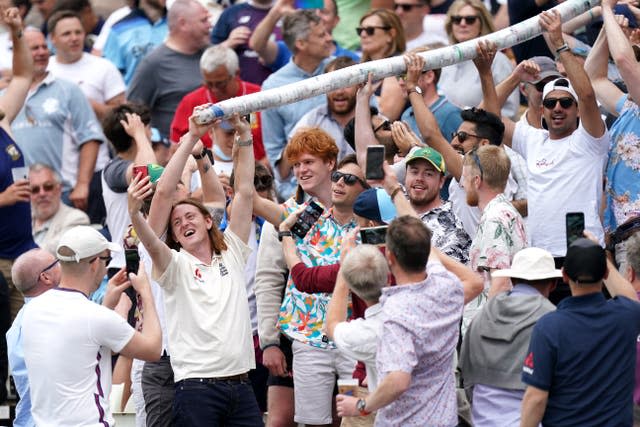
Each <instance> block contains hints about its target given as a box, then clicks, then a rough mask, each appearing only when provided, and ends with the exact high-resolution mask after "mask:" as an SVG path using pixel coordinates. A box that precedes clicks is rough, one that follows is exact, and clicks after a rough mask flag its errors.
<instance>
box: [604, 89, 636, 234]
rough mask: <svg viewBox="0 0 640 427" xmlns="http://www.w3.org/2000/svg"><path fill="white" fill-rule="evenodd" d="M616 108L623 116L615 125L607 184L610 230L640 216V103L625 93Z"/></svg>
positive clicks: (606, 221)
mask: <svg viewBox="0 0 640 427" xmlns="http://www.w3.org/2000/svg"><path fill="white" fill-rule="evenodd" d="M616 110H617V111H618V113H620V116H619V117H618V119H617V120H616V121H615V122H614V123H613V126H611V132H610V133H611V149H610V151H609V163H608V164H607V171H606V176H607V183H606V186H605V194H606V202H607V207H606V209H605V212H604V228H605V230H606V231H608V232H613V231H614V230H615V229H616V228H618V226H619V225H620V224H622V223H624V222H625V221H627V220H629V219H631V218H633V217H636V216H639V215H640V106H638V104H636V103H635V102H633V101H631V100H629V99H628V96H627V95H624V96H623V97H622V98H620V100H619V101H618V103H617V105H616Z"/></svg>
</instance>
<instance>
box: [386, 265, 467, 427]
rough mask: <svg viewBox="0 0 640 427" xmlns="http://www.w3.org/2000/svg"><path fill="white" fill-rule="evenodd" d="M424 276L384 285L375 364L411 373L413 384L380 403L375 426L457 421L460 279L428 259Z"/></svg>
mask: <svg viewBox="0 0 640 427" xmlns="http://www.w3.org/2000/svg"><path fill="white" fill-rule="evenodd" d="M427 272H428V276H427V278H426V280H425V281H423V282H418V283H411V284H404V285H398V286H392V287H385V288H383V289H382V297H381V298H380V304H381V305H382V335H380V339H379V340H378V349H377V354H376V358H377V359H376V366H377V368H378V375H379V377H380V382H382V380H383V379H384V377H386V376H387V375H388V374H389V373H391V372H394V371H402V372H406V373H409V374H411V386H410V387H409V389H408V390H407V391H405V392H404V393H402V395H401V396H400V397H398V399H396V400H394V401H393V402H392V403H390V404H389V405H387V406H385V407H383V408H381V409H380V410H379V411H378V414H377V415H376V424H375V425H376V426H404V427H407V426H420V427H423V426H455V425H457V424H458V415H457V402H456V386H455V379H454V372H453V371H454V370H453V368H452V365H453V362H454V361H453V358H454V353H455V350H456V344H457V343H458V325H459V323H460V315H461V314H462V306H463V302H464V296H463V291H462V283H460V280H459V279H458V278H457V277H456V276H454V275H453V274H451V273H450V272H448V271H447V270H445V268H444V267H443V266H442V264H440V263H439V262H430V263H428V264H427Z"/></svg>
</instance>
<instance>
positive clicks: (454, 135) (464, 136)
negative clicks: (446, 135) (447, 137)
mask: <svg viewBox="0 0 640 427" xmlns="http://www.w3.org/2000/svg"><path fill="white" fill-rule="evenodd" d="M470 136H472V137H474V138H478V139H484V137H483V136H480V135H474V134H472V133H468V132H465V131H463V130H460V131H458V132H451V139H453V138H458V142H460V143H463V142H465V141H466V140H467V139H468V138H469V137H470Z"/></svg>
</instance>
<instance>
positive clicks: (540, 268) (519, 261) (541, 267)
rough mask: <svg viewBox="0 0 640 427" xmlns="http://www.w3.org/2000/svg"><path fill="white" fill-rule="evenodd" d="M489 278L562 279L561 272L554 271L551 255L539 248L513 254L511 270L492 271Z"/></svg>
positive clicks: (526, 249)
mask: <svg viewBox="0 0 640 427" xmlns="http://www.w3.org/2000/svg"><path fill="white" fill-rule="evenodd" d="M491 276H492V277H514V278H518V279H524V280H543V279H552V278H554V277H562V271H561V270H558V269H556V266H555V262H554V261H553V256H552V255H551V253H549V252H547V251H545V250H544V249H540V248H525V249H522V250H521V251H519V252H518V253H516V254H515V256H514V257H513V261H512V262H511V268H505V269H502V270H497V271H494V272H493V273H491Z"/></svg>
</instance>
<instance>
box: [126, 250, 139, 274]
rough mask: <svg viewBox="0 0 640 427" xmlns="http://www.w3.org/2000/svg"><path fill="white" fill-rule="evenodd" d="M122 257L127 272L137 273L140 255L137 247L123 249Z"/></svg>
mask: <svg viewBox="0 0 640 427" xmlns="http://www.w3.org/2000/svg"><path fill="white" fill-rule="evenodd" d="M124 259H125V261H126V263H127V273H133V274H138V270H139V269H140V255H139V254H138V250H137V249H125V250H124Z"/></svg>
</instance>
